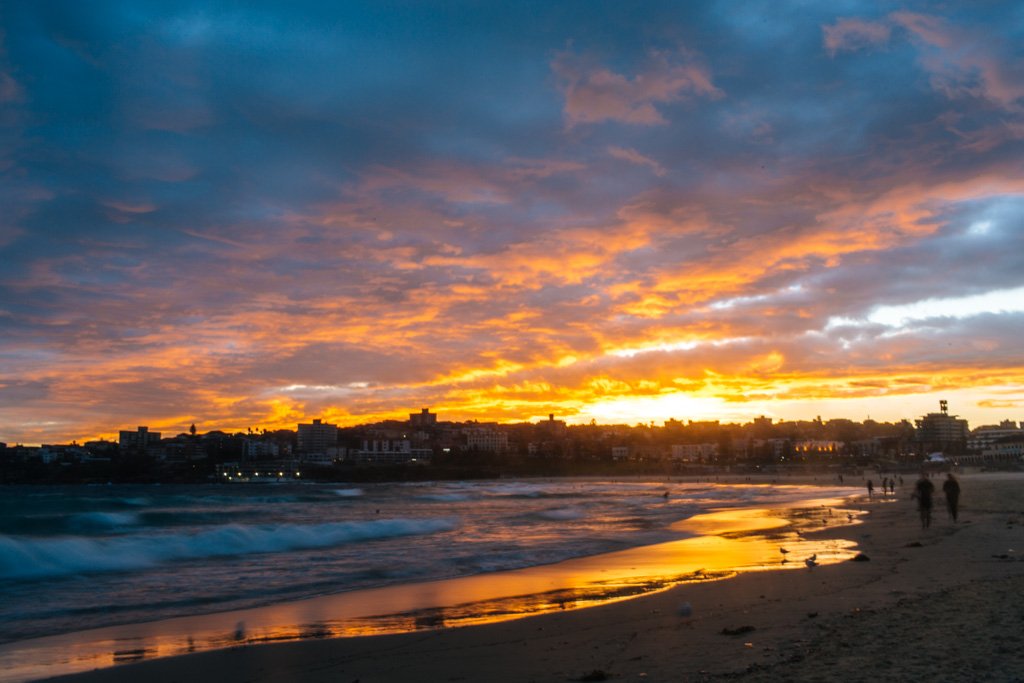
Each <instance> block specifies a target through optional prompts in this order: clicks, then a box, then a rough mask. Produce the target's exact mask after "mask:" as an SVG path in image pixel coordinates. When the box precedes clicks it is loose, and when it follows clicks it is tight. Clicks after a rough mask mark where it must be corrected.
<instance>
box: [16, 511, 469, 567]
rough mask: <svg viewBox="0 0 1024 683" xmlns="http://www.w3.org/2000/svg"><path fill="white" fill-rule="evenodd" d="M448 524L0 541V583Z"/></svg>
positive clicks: (236, 528)
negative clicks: (1, 580) (0, 580)
mask: <svg viewBox="0 0 1024 683" xmlns="http://www.w3.org/2000/svg"><path fill="white" fill-rule="evenodd" d="M453 528H455V523H454V522H453V521H452V520H449V519H427V520H417V519H382V520H372V521H367V522H332V523H327V524H305V525H303V524H278V525H266V526H244V525H239V524H230V525H225V526H219V527H216V528H213V529H208V530H205V531H200V532H198V533H194V534H159V535H147V536H142V535H135V536H120V537H114V538H71V537H62V538H47V539H36V538H19V537H12V536H0V579H26V578H37V577H56V576H68V575H73V574H87V573H93V572H106V571H126V570H132V569H144V568H147V567H154V566H157V565H161V564H165V563H168V562H174V561H176V560H190V559H198V558H206V557H217V556H225V555H248V554H254V553H273V552H283V551H289V550H303V549H309V548H325V547H330V546H338V545H344V544H346V543H356V542H359V541H367V540H372V539H383V538H395V537H399V536H413V535H421V534H432V533H438V532H443V531H449V530H451V529H453Z"/></svg>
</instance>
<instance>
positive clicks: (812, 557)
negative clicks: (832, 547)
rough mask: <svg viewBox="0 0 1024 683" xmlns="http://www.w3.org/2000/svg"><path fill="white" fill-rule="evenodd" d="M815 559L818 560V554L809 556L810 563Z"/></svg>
mask: <svg viewBox="0 0 1024 683" xmlns="http://www.w3.org/2000/svg"><path fill="white" fill-rule="evenodd" d="M816 559H818V553H814V554H813V555H811V562H814V561H815V560H816Z"/></svg>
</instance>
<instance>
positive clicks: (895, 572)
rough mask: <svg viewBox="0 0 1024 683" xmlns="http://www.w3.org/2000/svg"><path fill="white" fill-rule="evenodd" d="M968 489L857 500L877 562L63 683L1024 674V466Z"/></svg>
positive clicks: (860, 534) (1015, 677)
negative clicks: (928, 519) (951, 514)
mask: <svg viewBox="0 0 1024 683" xmlns="http://www.w3.org/2000/svg"><path fill="white" fill-rule="evenodd" d="M936 483H937V484H939V485H940V486H941V482H940V481H938V480H936ZM961 483H962V487H963V497H962V510H961V515H960V523H959V524H956V525H954V524H953V523H952V522H950V521H948V520H947V518H946V512H945V510H944V508H943V501H942V497H941V495H939V496H937V498H936V503H937V505H936V511H935V516H934V517H935V519H934V522H933V525H932V527H931V528H930V529H928V530H922V529H921V528H920V523H919V520H918V516H917V513H916V510H915V508H914V504H913V502H912V501H911V500H910V499H909V492H910V488H911V485H912V482H911V481H910V480H909V479H908V480H907V482H906V486H905V487H904V489H903V490H902V491H898V492H897V494H898V495H897V497H896V499H895V500H893V499H889V500H882V499H880V498H878V497H876V499H875V500H874V501H872V502H867V501H862V502H859V503H858V507H859V508H861V509H867V510H870V514H869V515H868V517H867V520H866V521H865V523H864V524H863V525H860V526H856V527H853V528H852V529H851V528H850V527H846V528H844V529H840V530H836V531H828V530H826V531H824V532H822V533H824V534H830V533H834V534H835V535H837V536H843V537H848V538H849V537H852V538H853V539H854V540H856V541H857V542H858V543H859V545H860V550H861V551H862V552H863V554H864V555H866V556H867V557H868V558H870V559H869V560H868V561H861V562H853V561H849V562H843V563H841V564H836V565H831V566H822V567H815V568H813V569H800V570H798V571H768V572H758V573H752V574H744V575H741V576H738V577H736V578H732V579H728V580H724V581H713V582H705V583H699V584H688V585H683V586H678V587H676V588H674V589H671V590H669V591H666V592H663V593H658V594H655V595H651V596H647V597H643V598H638V599H635V600H629V601H626V602H619V603H615V604H609V605H605V606H601V607H594V608H589V609H582V610H576V611H567V612H559V613H555V614H548V615H544V616H538V617H532V618H528V619H521V620H518V621H512V622H504V623H497V624H491V625H486V626H475V627H469V628H456V629H447V630H438V631H429V632H419V633H410V634H404V635H394V636H376V637H367V638H347V639H334V640H319V641H303V642H297V643H285V644H277V645H259V646H245V647H238V648H234V649H228V650H220V651H214V652H206V653H200V654H195V655H189V656H183V657H174V658H169V659H160V660H154V661H149V662H140V663H138V664H128V665H122V666H118V667H114V668H110V669H103V670H99V671H95V672H90V673H85V674H79V675H77V676H73V677H67V678H66V679H60V680H72V681H74V682H75V683H91V682H94V681H95V682H103V683H108V682H113V681H145V682H146V683H162V682H164V681H189V682H196V683H197V682H200V681H273V682H282V683H283V682H285V681H324V682H327V681H330V682H331V683H337V682H345V683H347V682H351V681H359V682H360V683H389V682H396V681H438V682H446V681H488V682H492V681H493V682H496V683H500V682H503V681H508V682H513V681H514V682H516V683H525V682H528V681H538V682H547V681H558V682H562V681H585V680H611V681H718V680H733V679H738V680H743V681H835V680H842V681H897V680H899V681H924V680H936V681H1024V564H1022V562H1021V559H1022V558H1024V475H1021V474H975V475H968V476H964V477H962V480H961ZM684 603H689V604H690V605H692V614H691V615H690V616H682V615H681V609H680V608H681V606H682V605H683V604H684ZM725 631H742V633H737V634H735V635H727V634H726V633H725Z"/></svg>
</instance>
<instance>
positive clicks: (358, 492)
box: [334, 489, 363, 498]
mask: <svg viewBox="0 0 1024 683" xmlns="http://www.w3.org/2000/svg"><path fill="white" fill-rule="evenodd" d="M334 495H336V496H341V497H342V498H359V497H360V496H362V495H363V490H362V489H334Z"/></svg>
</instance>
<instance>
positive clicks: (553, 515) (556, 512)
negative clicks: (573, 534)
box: [537, 508, 584, 522]
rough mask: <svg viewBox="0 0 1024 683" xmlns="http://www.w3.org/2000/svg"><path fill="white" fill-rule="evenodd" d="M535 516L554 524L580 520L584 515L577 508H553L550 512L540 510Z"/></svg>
mask: <svg viewBox="0 0 1024 683" xmlns="http://www.w3.org/2000/svg"><path fill="white" fill-rule="evenodd" d="M537 516H538V517H542V518H544V519H550V520H552V521H555V522H567V521H571V520H574V519H582V518H583V517H584V513H583V511H582V510H580V509H579V508H554V509H551V510H541V511H540V512H538V513H537Z"/></svg>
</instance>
